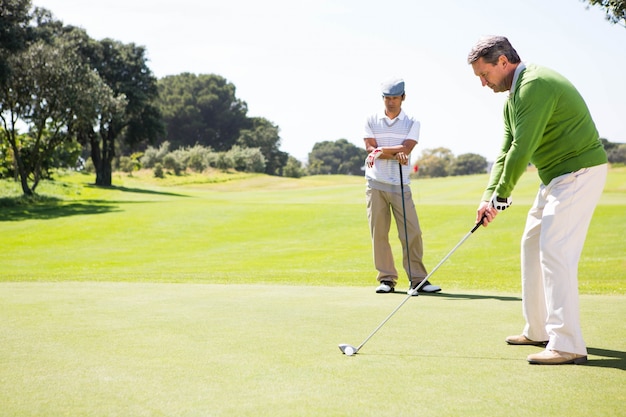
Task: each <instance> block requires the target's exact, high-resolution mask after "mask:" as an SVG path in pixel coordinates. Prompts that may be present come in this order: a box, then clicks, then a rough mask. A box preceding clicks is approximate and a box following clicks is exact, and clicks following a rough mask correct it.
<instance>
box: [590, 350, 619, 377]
mask: <svg viewBox="0 0 626 417" xmlns="http://www.w3.org/2000/svg"><path fill="white" fill-rule="evenodd" d="M587 353H588V354H589V355H594V356H602V357H605V358H610V359H589V360H588V361H587V363H586V365H587V366H597V367H599V368H615V369H621V370H622V371H626V352H622V351H619V350H608V349H598V348H592V347H588V348H587Z"/></svg>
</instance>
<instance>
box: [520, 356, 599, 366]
mask: <svg viewBox="0 0 626 417" xmlns="http://www.w3.org/2000/svg"><path fill="white" fill-rule="evenodd" d="M528 363H529V364H531V365H583V364H585V363H587V357H586V356H581V357H580V358H575V359H571V360H569V361H564V362H542V361H533V360H529V361H528Z"/></svg>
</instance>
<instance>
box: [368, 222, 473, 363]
mask: <svg viewBox="0 0 626 417" xmlns="http://www.w3.org/2000/svg"><path fill="white" fill-rule="evenodd" d="M483 219H484V216H483ZM483 219H481V221H480V222H478V223H476V225H474V227H473V228H472V230H470V231H469V232H467V234H466V235H465V236H463V239H461V240H460V241H459V243H457V244H456V246H455V247H454V248H452V250H451V251H450V252H448V254H447V255H446V256H445V257H444V258H443V259H442V260H441V261H440V262H439V263H438V264H437V266H435V267H434V268H433V269H432V270H431V271H430V273H429V274H428V275H427V276H426V278H424V279H423V280H422V282H420V284H419V285H418V286H417V288H416V289H415V291H417V290H419V289H420V288H421V287H422V285H424V283H425V282H426V281H427V280H428V279H429V278H430V277H431V276H432V275H433V274H434V273H435V272H436V271H437V270H438V269H439V267H440V266H441V265H443V263H444V262H445V261H447V260H448V258H449V257H450V256H452V254H453V253H454V252H455V251H456V250H457V249H458V248H459V246H461V245H462V244H463V243H464V242H465V241H466V240H467V239H468V238H469V237H470V236H471V235H472V234H473V233H474V232H475V231H476V230H478V228H479V227H480V225H481V224H482V223H483V222H482V221H483ZM411 297H412V295H410V294H409V295H407V296H406V297H405V298H404V300H402V302H401V303H400V304H399V305H398V307H396V308H395V309H394V310H393V311H392V312H391V314H389V315H388V316H387V317H386V318H385V320H383V321H382V322H381V323H380V324H379V325H378V327H376V328H375V329H374V331H373V332H372V333H370V335H369V336H367V337H366V338H365V340H364V341H363V342H362V343H361V344H360V345H359V346H358V347H357V348H356V352H358V351H359V350H361V348H362V347H363V346H364V345H365V344H366V343H367V342H368V341H369V340H370V339H371V338H372V337H373V336H374V335H375V334H376V332H378V330H380V328H381V327H383V326H384V325H385V323H387V322H388V321H389V319H390V318H391V317H393V315H394V314H396V312H397V311H398V310H400V308H401V307H402V306H403V305H404V304H405V303H406V302H407V301H408V300H409V299H410V298H411Z"/></svg>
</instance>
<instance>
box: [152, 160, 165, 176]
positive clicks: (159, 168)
mask: <svg viewBox="0 0 626 417" xmlns="http://www.w3.org/2000/svg"><path fill="white" fill-rule="evenodd" d="M154 176H155V177H156V178H165V171H163V165H162V164H161V163H160V162H157V163H156V164H155V165H154Z"/></svg>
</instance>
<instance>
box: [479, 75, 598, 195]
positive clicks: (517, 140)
mask: <svg viewBox="0 0 626 417" xmlns="http://www.w3.org/2000/svg"><path fill="white" fill-rule="evenodd" d="M606 162H607V157H606V153H605V151H604V147H603V146H602V142H600V139H599V135H598V131H597V129H596V126H595V124H594V122H593V120H592V119H591V114H590V113H589V109H588V108H587V105H586V104H585V101H584V100H583V98H582V97H581V96H580V94H579V93H578V91H577V90H576V88H575V87H574V86H573V85H572V84H571V83H570V82H569V81H568V80H567V79H565V77H563V76H562V75H560V74H558V73H557V72H555V71H553V70H551V69H548V68H545V67H540V66H537V65H532V64H531V65H528V66H527V67H526V68H525V69H523V70H522V71H521V73H520V74H519V77H518V79H517V82H516V84H515V88H514V89H512V93H511V95H510V96H509V98H508V100H507V102H506V104H505V105H504V141H503V144H502V149H501V151H500V154H499V155H498V157H497V159H496V161H495V163H494V166H493V168H492V171H491V177H490V180H489V185H488V187H487V189H486V190H485V193H484V194H483V200H484V201H488V200H490V199H491V196H492V195H493V192H494V191H495V192H496V193H497V195H498V196H499V197H509V196H510V195H511V193H512V191H513V188H514V187H515V184H517V181H518V180H519V179H520V177H521V176H522V174H523V173H524V171H525V170H526V168H527V166H528V164H529V163H532V164H533V165H535V166H536V167H537V170H538V172H539V178H540V179H541V182H542V183H543V184H548V183H549V182H550V181H552V179H554V178H556V177H558V176H560V175H563V174H567V173H570V172H574V171H577V170H579V169H581V168H587V167H592V166H596V165H601V164H605V163H606Z"/></svg>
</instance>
